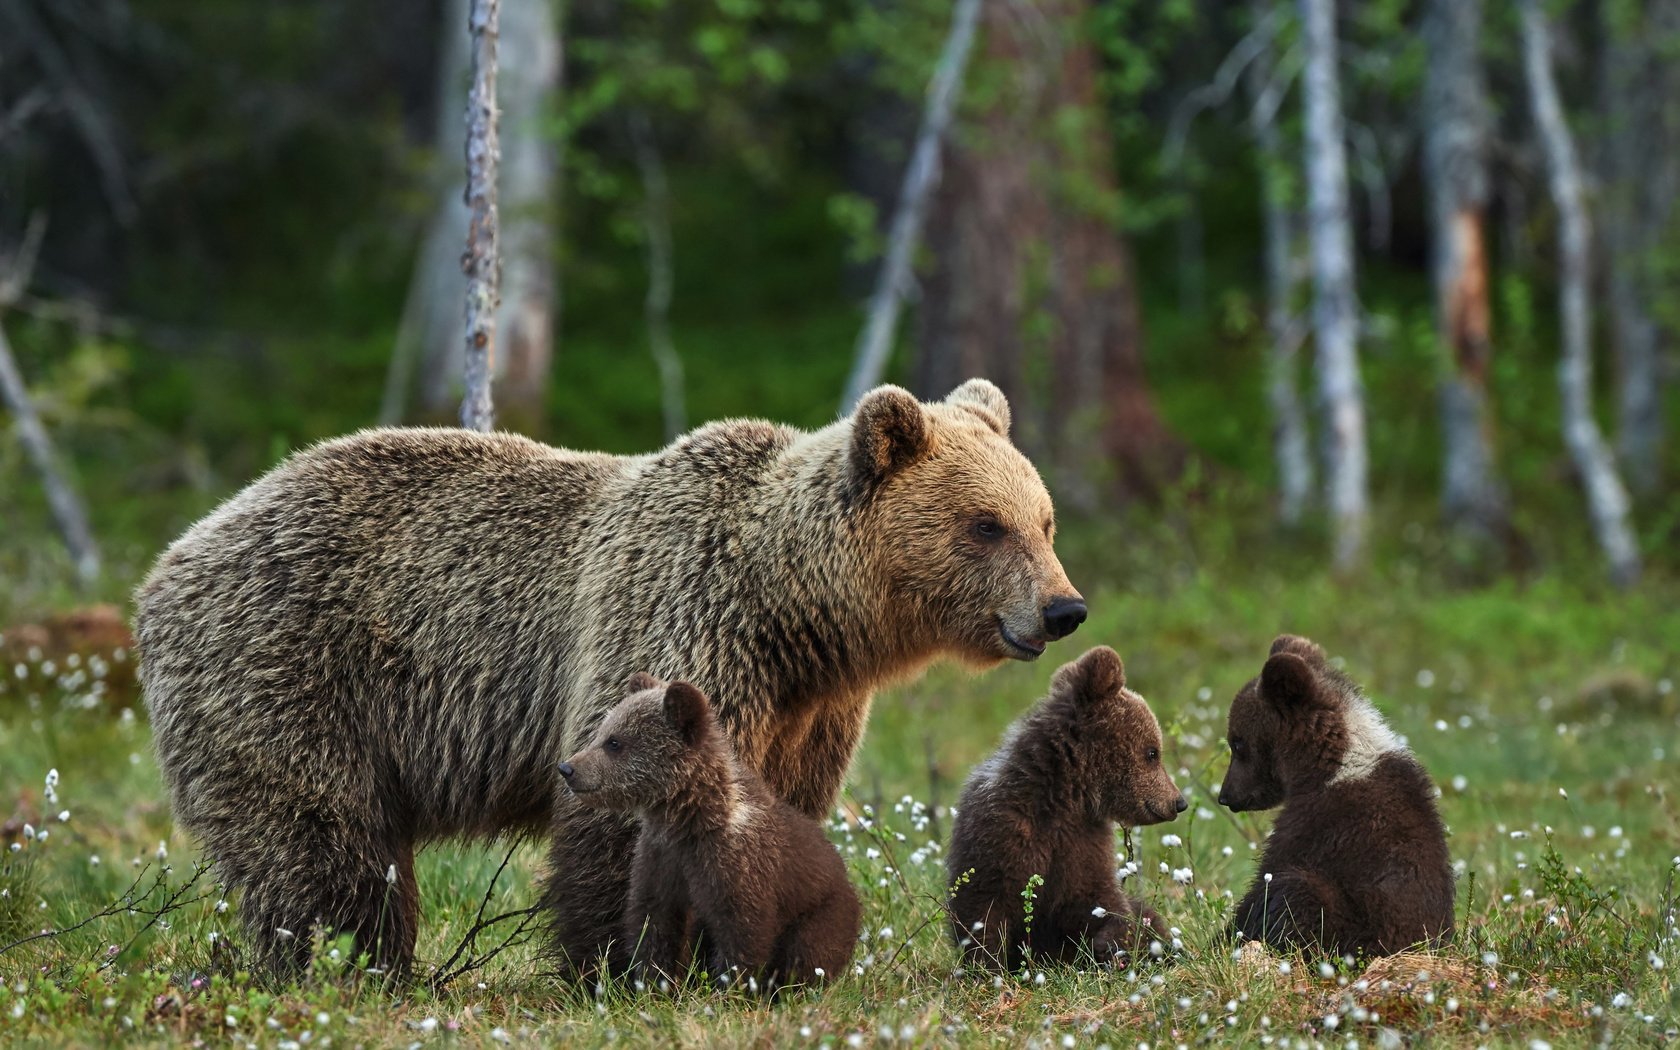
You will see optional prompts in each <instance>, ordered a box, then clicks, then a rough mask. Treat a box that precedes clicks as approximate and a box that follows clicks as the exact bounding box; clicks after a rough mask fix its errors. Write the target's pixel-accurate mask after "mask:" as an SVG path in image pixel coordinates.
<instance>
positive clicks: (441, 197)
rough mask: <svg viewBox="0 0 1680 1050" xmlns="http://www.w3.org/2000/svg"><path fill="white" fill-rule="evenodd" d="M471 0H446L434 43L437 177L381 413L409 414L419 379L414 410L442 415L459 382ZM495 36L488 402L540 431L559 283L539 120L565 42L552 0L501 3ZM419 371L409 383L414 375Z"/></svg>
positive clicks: (550, 98)
mask: <svg viewBox="0 0 1680 1050" xmlns="http://www.w3.org/2000/svg"><path fill="white" fill-rule="evenodd" d="M469 3H470V0H445V3H444V5H443V7H444V18H443V30H442V46H441V47H440V48H439V77H438V121H437V128H436V131H435V132H434V142H435V143H436V150H435V153H436V156H437V158H438V163H439V166H440V178H439V179H438V183H437V188H436V190H435V193H436V200H437V205H436V208H435V210H434V212H433V214H432V217H431V219H430V220H429V222H428V224H427V228H426V233H425V236H424V238H423V240H422V242H421V247H420V251H419V253H418V255H417V257H416V260H415V267H414V275H413V277H412V279H411V280H410V283H409V291H408V298H407V301H406V302H405V304H404V307H403V320H402V324H401V326H400V328H399V331H398V337H397V347H396V349H395V351H394V352H393V354H392V359H391V368H390V372H389V373H388V374H387V376H386V386H385V397H384V400H383V402H382V405H381V410H380V416H379V418H380V422H382V423H385V424H394V423H398V422H401V421H402V419H403V418H404V417H405V416H406V415H407V411H406V408H407V401H408V396H409V393H410V391H411V390H412V389H413V388H414V387H416V386H418V390H419V405H420V409H421V412H422V413H423V414H424V415H426V416H429V417H433V418H436V417H440V416H442V415H444V414H446V413H448V412H449V411H450V409H451V408H452V406H453V405H454V403H455V398H456V396H457V392H458V391H459V390H460V389H461V382H460V378H461V375H462V373H463V369H464V364H465V362H464V358H463V356H462V352H461V346H462V343H461V329H460V323H461V315H460V310H459V308H458V305H457V304H458V303H459V302H460V295H461V287H462V278H461V230H462V229H463V228H465V227H466V226H467V225H468V223H469V222H470V212H469V209H468V208H467V204H466V199H465V198H466V190H465V181H464V179H463V178H462V177H461V170H460V161H459V158H460V156H461V155H462V151H463V150H464V148H465V124H464V122H463V121H462V119H461V109H460V105H459V100H460V97H461V92H462V91H463V90H465V89H466V88H467V86H468V83H469V80H468V77H469V71H468V49H469V45H470V43H471V39H470V36H469V34H467V33H466V32H464V31H463V27H464V26H466V24H467V17H468V10H469ZM503 30H504V31H503V32H502V33H501V37H502V40H503V46H502V48H501V52H502V55H501V57H502V61H501V76H500V83H499V85H498V87H499V91H498V100H499V103H500V106H501V110H500V112H501V114H502V117H503V120H502V123H501V128H500V139H501V143H502V163H501V170H500V175H499V178H498V193H499V196H500V204H501V219H502V226H503V227H504V231H505V233H504V237H503V246H502V247H503V251H502V278H503V296H502V306H501V308H500V309H499V310H498V311H497V315H496V323H497V327H498V330H499V331H500V332H501V333H502V338H501V341H500V342H501V345H500V346H499V347H498V352H497V354H496V358H495V360H494V362H492V364H493V367H494V378H495V390H496V401H497V403H498V404H499V405H500V406H501V408H502V414H503V417H504V420H505V421H506V422H507V423H508V424H510V425H512V426H514V427H516V428H518V429H539V428H540V426H541V424H542V416H543V407H544V404H545V402H546V395H547V388H548V381H549V377H550V376H551V374H552V371H553V348H554V341H555V333H556V331H558V313H559V288H558V283H557V280H556V276H555V270H554V229H555V210H556V202H557V201H558V199H559V193H560V148H559V145H558V144H557V142H556V141H555V140H554V138H553V136H552V135H551V134H550V132H549V129H548V128H547V126H546V124H547V120H546V118H547V117H548V116H549V114H550V113H551V112H552V107H553V104H554V100H555V95H556V92H557V91H558V90H559V85H560V75H561V66H562V63H563V48H562V46H561V45H562V40H561V33H560V25H559V21H558V17H557V15H556V12H555V8H554V5H553V3H552V2H551V0H508V2H507V5H506V10H505V14H504V18H503ZM416 371H418V372H419V373H420V374H419V376H418V380H416V378H415V376H414V373H415V372H416Z"/></svg>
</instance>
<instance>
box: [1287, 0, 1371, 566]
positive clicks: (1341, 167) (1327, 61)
mask: <svg viewBox="0 0 1680 1050" xmlns="http://www.w3.org/2000/svg"><path fill="white" fill-rule="evenodd" d="M1300 5H1301V22H1302V30H1303V32H1302V36H1303V43H1304V44H1305V51H1306V67H1305V69H1304V70H1303V77H1304V79H1303V91H1304V94H1305V96H1306V98H1305V101H1306V110H1307V149H1306V153H1307V155H1306V169H1307V200H1308V220H1309V222H1308V239H1309V242H1310V244H1311V248H1312V263H1313V334H1314V339H1315V341H1316V343H1317V350H1318V381H1319V398H1320V401H1321V402H1322V409H1323V413H1324V422H1325V429H1326V435H1325V437H1326V440H1325V446H1326V454H1327V462H1326V464H1325V475H1326V476H1325V488H1326V502H1327V503H1328V505H1329V508H1330V514H1331V517H1332V519H1333V521H1334V525H1335V532H1336V543H1335V557H1334V564H1335V567H1336V569H1337V570H1338V571H1341V572H1346V571H1349V570H1351V569H1354V568H1356V567H1358V566H1359V565H1360V563H1361V562H1362V561H1363V560H1364V557H1365V534H1366V530H1367V528H1368V527H1369V517H1370V509H1369V504H1370V497H1369V493H1368V491H1367V486H1368V483H1367V480H1366V456H1367V451H1366V445H1365V399H1364V392H1363V390H1362V389H1361V386H1360V381H1359V347H1358V336H1359V318H1358V315H1357V309H1358V305H1357V301H1356V299H1355V297H1354V285H1353V231H1352V229H1351V227H1350V225H1349V216H1348V179H1347V154H1346V136H1345V132H1344V128H1343V123H1342V100H1341V85H1340V83H1339V81H1338V79H1337V78H1338V75H1339V74H1338V64H1337V57H1336V56H1337V50H1338V48H1337V43H1336V10H1335V2H1334V0H1300Z"/></svg>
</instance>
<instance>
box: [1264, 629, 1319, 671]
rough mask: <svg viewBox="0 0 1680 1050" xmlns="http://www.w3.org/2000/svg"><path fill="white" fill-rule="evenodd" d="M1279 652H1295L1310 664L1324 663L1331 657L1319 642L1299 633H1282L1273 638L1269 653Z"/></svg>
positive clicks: (1274, 654)
mask: <svg viewBox="0 0 1680 1050" xmlns="http://www.w3.org/2000/svg"><path fill="white" fill-rule="evenodd" d="M1279 653H1294V654H1295V655H1296V656H1299V657H1300V658H1301V659H1303V660H1305V661H1306V662H1307V663H1309V664H1322V663H1325V662H1327V661H1328V660H1329V659H1330V658H1329V656H1327V655H1326V654H1325V652H1324V650H1323V649H1321V648H1319V645H1318V643H1317V642H1315V641H1313V640H1312V639H1311V638H1303V637H1301V636H1300V635H1298V634H1280V635H1278V636H1277V637H1276V638H1275V639H1273V640H1272V651H1271V653H1270V654H1269V655H1271V656H1276V655H1277V654H1279Z"/></svg>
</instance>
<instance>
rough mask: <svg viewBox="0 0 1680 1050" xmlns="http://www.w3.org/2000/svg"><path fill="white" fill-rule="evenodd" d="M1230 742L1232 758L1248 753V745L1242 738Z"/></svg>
mask: <svg viewBox="0 0 1680 1050" xmlns="http://www.w3.org/2000/svg"><path fill="white" fill-rule="evenodd" d="M1230 744H1231V757H1232V758H1241V757H1243V756H1244V755H1246V754H1247V753H1248V745H1247V744H1246V743H1244V742H1243V741H1242V740H1241V739H1236V740H1232V741H1230Z"/></svg>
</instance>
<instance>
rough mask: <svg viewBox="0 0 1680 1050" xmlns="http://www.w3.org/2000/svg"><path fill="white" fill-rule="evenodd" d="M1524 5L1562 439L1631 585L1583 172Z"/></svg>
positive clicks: (1537, 22)
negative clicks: (1597, 346) (1596, 366)
mask: <svg viewBox="0 0 1680 1050" xmlns="http://www.w3.org/2000/svg"><path fill="white" fill-rule="evenodd" d="M1519 3H1520V6H1521V11H1522V31H1523V66H1524V69H1525V70H1526V73H1527V77H1528V97H1529V104H1530V106H1531V107H1532V111H1533V114H1534V124H1535V128H1536V130H1537V131H1538V132H1539V134H1540V140H1541V144H1542V146H1543V147H1544V150H1545V155H1546V167H1547V173H1548V175H1549V180H1548V181H1549V182H1550V184H1551V191H1552V202H1553V204H1554V205H1555V206H1556V207H1557V212H1558V256H1559V259H1558V286H1559V289H1558V320H1559V327H1560V328H1561V330H1562V340H1563V355H1562V359H1561V360H1560V361H1559V363H1558V386H1559V388H1560V392H1561V393H1562V395H1563V434H1564V440H1565V442H1566V443H1567V444H1568V446H1569V452H1570V455H1571V456H1572V457H1573V458H1574V461H1575V469H1576V470H1577V471H1578V472H1579V473H1580V475H1581V484H1582V485H1583V486H1584V487H1585V489H1586V493H1587V509H1588V512H1589V514H1590V515H1591V517H1592V524H1593V531H1594V532H1595V533H1596V534H1597V536H1598V543H1599V546H1600V547H1602V548H1603V549H1604V555H1605V558H1606V559H1608V561H1609V563H1610V577H1611V579H1612V580H1613V581H1615V582H1616V583H1618V584H1623V585H1627V584H1631V583H1633V582H1634V581H1635V580H1636V579H1638V577H1639V547H1638V545H1637V544H1636V543H1635V542H1634V538H1633V531H1632V529H1630V528H1629V526H1628V496H1627V490H1626V489H1625V488H1623V487H1622V479H1621V477H1620V476H1619V475H1618V474H1617V472H1616V464H1615V461H1614V460H1613V459H1612V458H1611V456H1610V449H1609V448H1608V447H1607V446H1606V445H1605V443H1604V437H1603V435H1602V434H1600V433H1599V430H1598V423H1597V422H1596V421H1595V420H1594V418H1593V406H1592V346H1591V324H1592V322H1591V317H1590V316H1589V314H1590V309H1591V304H1590V302H1589V299H1588V296H1589V289H1590V287H1591V283H1592V270H1591V266H1592V260H1591V257H1590V252H1591V244H1592V233H1591V228H1590V225H1589V223H1588V219H1587V209H1586V204H1585V202H1584V201H1583V200H1582V190H1581V167H1580V162H1579V160H1578V159H1577V154H1576V150H1575V140H1574V137H1573V136H1572V135H1571V134H1570V131H1569V125H1568V123H1567V121H1566V120H1565V118H1564V114H1563V103H1562V102H1561V101H1560V100H1559V98H1558V89H1557V80H1556V78H1555V76H1554V75H1553V73H1552V54H1551V51H1552V43H1551V29H1550V27H1549V26H1548V25H1547V24H1546V16H1545V14H1544V13H1543V12H1542V11H1541V10H1540V3H1539V0H1519Z"/></svg>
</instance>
